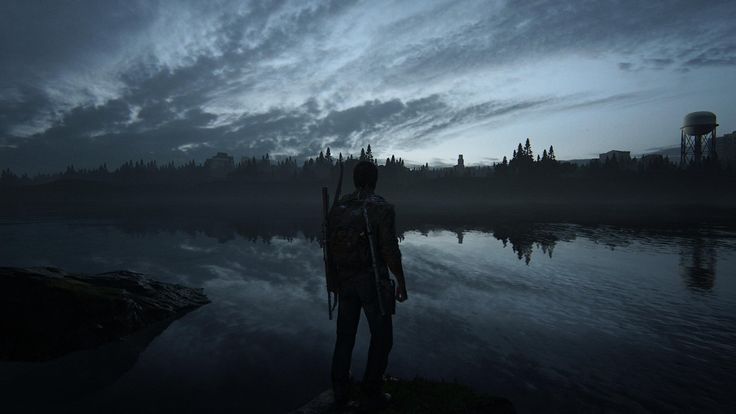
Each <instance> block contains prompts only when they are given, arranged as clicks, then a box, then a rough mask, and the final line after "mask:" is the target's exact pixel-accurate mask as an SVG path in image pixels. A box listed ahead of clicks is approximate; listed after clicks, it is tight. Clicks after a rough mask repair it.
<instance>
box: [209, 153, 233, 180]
mask: <svg viewBox="0 0 736 414" xmlns="http://www.w3.org/2000/svg"><path fill="white" fill-rule="evenodd" d="M204 167H205V168H206V169H207V173H208V174H209V176H210V177H214V178H225V177H227V175H228V174H229V173H230V172H231V171H233V170H234V169H235V161H234V160H233V157H231V156H229V155H227V153H226V152H218V153H217V155H215V156H214V157H212V158H208V159H207V160H205V162H204Z"/></svg>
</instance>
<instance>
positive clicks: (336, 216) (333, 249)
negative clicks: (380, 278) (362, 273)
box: [327, 199, 372, 271]
mask: <svg viewBox="0 0 736 414" xmlns="http://www.w3.org/2000/svg"><path fill="white" fill-rule="evenodd" d="M327 220H328V221H327V222H328V226H329V236H328V238H327V248H328V249H329V252H330V257H331V260H332V263H333V264H334V265H335V266H336V268H337V270H338V271H339V270H357V269H365V268H370V267H371V265H372V262H371V251H370V244H369V242H368V234H367V232H366V227H365V218H364V217H363V201H362V200H358V199H353V200H347V201H344V202H340V203H338V204H337V205H335V206H334V207H333V208H332V209H331V210H330V213H329V215H328V219H327Z"/></svg>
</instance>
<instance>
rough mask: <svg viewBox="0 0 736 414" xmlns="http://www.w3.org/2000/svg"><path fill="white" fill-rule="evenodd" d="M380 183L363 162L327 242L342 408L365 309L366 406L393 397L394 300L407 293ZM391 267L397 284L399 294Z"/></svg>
mask: <svg viewBox="0 0 736 414" xmlns="http://www.w3.org/2000/svg"><path fill="white" fill-rule="evenodd" d="M377 181H378V169H377V168H376V166H375V164H373V163H372V162H368V161H361V162H359V163H358V164H357V165H356V166H355V169H354V170H353V182H354V183H355V192H353V193H352V194H348V195H346V196H344V197H342V198H341V199H340V200H339V201H338V203H337V204H336V205H335V207H334V208H333V209H332V210H331V211H330V216H329V226H330V236H329V241H328V243H329V249H330V254H331V257H332V263H333V266H334V271H335V274H336V276H337V287H336V291H337V294H338V304H339V305H338V306H339V307H338V311H337V340H336V342H335V352H334V354H333V357H332V385H333V390H334V393H335V404H336V406H338V407H341V406H343V405H344V404H345V403H346V402H347V400H348V389H349V381H350V363H351V358H352V353H353V346H354V345H355V335H356V333H357V331H358V322H359V320H360V311H361V309H362V310H363V312H364V313H365V316H366V319H367V320H368V326H369V327H370V331H371V343H370V348H369V350H368V361H367V364H366V369H365V375H364V376H363V386H362V389H361V392H362V405H363V407H365V408H368V409H381V408H385V407H386V406H387V405H388V401H389V399H390V398H391V396H390V395H388V394H384V393H383V389H382V388H383V375H384V373H385V371H386V366H387V364H388V354H389V352H390V351H391V346H392V345H393V328H392V324H391V315H392V314H393V313H394V306H395V302H394V300H398V301H399V302H403V301H405V300H406V299H407V293H406V282H405V280H404V270H403V267H402V265H401V252H400V251H399V244H398V239H397V237H396V229H395V225H394V208H393V206H392V205H391V204H389V203H387V202H386V200H384V199H383V197H381V196H378V195H376V194H374V192H373V191H374V190H375V188H376V182H377ZM371 244H372V246H371ZM388 269H390V270H391V272H392V273H393V274H394V276H395V277H396V281H397V284H398V286H397V287H396V292H395V296H394V291H393V282H392V281H391V280H390V277H389V273H388ZM377 279H378V283H376V282H377Z"/></svg>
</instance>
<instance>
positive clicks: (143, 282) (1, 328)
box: [0, 267, 209, 361]
mask: <svg viewBox="0 0 736 414" xmlns="http://www.w3.org/2000/svg"><path fill="white" fill-rule="evenodd" d="M207 303H209V300H208V299H207V296H205V294H204V292H203V291H202V290H201V289H194V288H189V287H185V286H180V285H175V284H170V283H163V282H158V281H155V280H152V279H150V278H148V277H146V276H144V275H142V274H140V273H135V272H130V271H116V272H109V273H101V274H95V275H90V274H82V273H68V272H65V271H63V270H61V269H57V268H51V267H32V268H17V267H0V360H4V361H45V360H49V359H53V358H57V357H60V356H62V355H65V354H67V353H70V352H73V351H77V350H82V349H88V348H94V347H97V346H99V345H102V344H105V343H108V342H111V341H115V340H118V339H121V338H123V337H126V336H129V335H132V334H134V333H136V332H139V331H141V330H143V329H144V328H147V327H149V326H152V325H154V324H157V323H159V322H164V321H167V320H168V321H170V320H172V319H175V318H177V317H180V316H182V315H183V314H185V313H187V312H189V311H191V310H194V309H196V308H198V307H200V306H202V305H204V304H207Z"/></svg>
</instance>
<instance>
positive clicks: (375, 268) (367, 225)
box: [363, 198, 386, 316]
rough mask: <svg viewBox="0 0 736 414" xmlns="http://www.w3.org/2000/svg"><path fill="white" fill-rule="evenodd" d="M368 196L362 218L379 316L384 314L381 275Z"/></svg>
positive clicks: (364, 203)
mask: <svg viewBox="0 0 736 414" xmlns="http://www.w3.org/2000/svg"><path fill="white" fill-rule="evenodd" d="M367 204H368V198H366V199H365V201H364V202H363V219H364V220H365V228H366V234H367V235H368V246H370V250H371V264H372V265H373V277H374V278H375V279H376V293H377V294H378V295H377V298H378V308H379V309H380V310H381V316H386V310H385V309H384V306H383V295H381V276H380V275H379V274H378V262H376V249H375V245H374V244H373V231H371V223H370V221H369V220H368V209H367V208H366V205H367Z"/></svg>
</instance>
